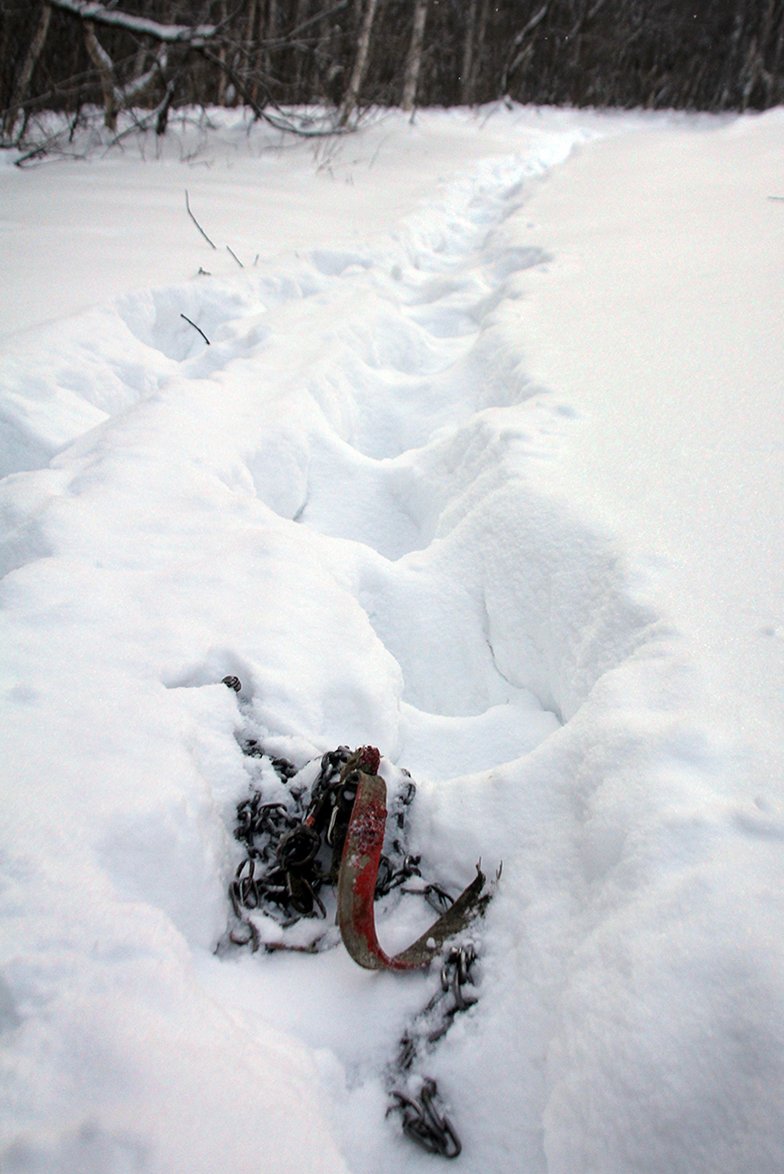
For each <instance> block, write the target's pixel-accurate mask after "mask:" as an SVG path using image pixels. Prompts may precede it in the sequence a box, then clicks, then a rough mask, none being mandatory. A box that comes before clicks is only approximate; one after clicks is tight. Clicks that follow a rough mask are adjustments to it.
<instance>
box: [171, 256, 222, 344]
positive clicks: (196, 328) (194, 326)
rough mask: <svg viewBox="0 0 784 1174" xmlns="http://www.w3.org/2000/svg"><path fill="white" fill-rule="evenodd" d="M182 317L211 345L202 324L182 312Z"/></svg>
mask: <svg viewBox="0 0 784 1174" xmlns="http://www.w3.org/2000/svg"><path fill="white" fill-rule="evenodd" d="M214 247H215V246H214V245H213V248H214ZM180 317H181V318H184V319H185V321H186V322H187V323H188V325H189V326H192V327H193V329H194V330H198V332H199V334H200V335H201V336H202V338H203V339H204V341H205V342H206V344H207V346H209V345H210V340H209V339H208V338H207V335H206V334H205V333H204V331H203V330H202V328H201V326H197V325H196V323H195V322H192V321H191V319H190V318H189V317H188V315H187V314H180Z"/></svg>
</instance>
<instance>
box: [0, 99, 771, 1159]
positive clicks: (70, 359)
mask: <svg viewBox="0 0 784 1174" xmlns="http://www.w3.org/2000/svg"><path fill="white" fill-rule="evenodd" d="M216 122H217V123H219V126H218V128H217V129H216V130H215V131H213V132H212V133H210V134H207V135H206V136H205V135H203V134H202V132H201V131H196V130H193V129H189V128H187V127H184V128H183V129H182V130H181V132H180V136H179V138H178V137H176V136H173V137H172V138H171V139H170V140H169V142H168V143H167V144H166V145H165V147H164V151H165V157H162V158H155V157H154V154H155V144H152V143H150V142H149V141H148V142H147V143H146V144H143V145H142V153H146V154H147V156H148V157H147V158H146V159H142V158H140V147H139V145H138V144H133V143H130V144H129V145H128V146H127V148H126V153H125V155H124V156H122V157H119V156H118V155H116V154H113V155H110V156H109V157H107V158H106V159H103V160H100V161H99V160H97V159H93V161H92V162H90V163H51V164H47V165H45V166H43V167H40V168H37V169H35V170H33V171H29V172H19V171H16V170H14V169H12V168H11V167H10V166H6V167H4V168H3V170H2V171H0V187H1V188H2V194H3V205H4V209H5V211H4V220H3V228H4V230H5V232H6V241H5V243H4V248H5V250H6V252H7V253H8V254H9V260H8V262H7V263H4V267H5V268H4V271H5V272H6V275H7V277H10V281H9V288H11V289H12V291H13V296H12V298H10V299H9V301H8V303H7V305H6V307H5V308H4V310H3V319H2V325H3V330H4V334H5V339H4V342H3V350H2V375H1V377H2V404H0V411H2V419H3V430H2V437H3V445H2V460H3V469H2V472H3V473H4V474H6V475H5V476H4V479H3V481H2V482H0V510H1V511H2V512H1V516H2V519H3V528H2V571H3V574H4V576H5V577H4V579H3V582H2V624H3V648H4V658H3V684H4V697H5V735H4V742H5V744H6V748H5V751H4V774H5V780H6V784H5V800H4V809H5V812H6V817H5V819H4V831H3V854H2V874H3V887H2V896H0V902H1V905H0V908H2V918H3V963H2V965H3V970H2V985H0V1030H1V1031H2V1034H3V1043H4V1050H3V1094H4V1095H3V1098H2V1103H3V1118H2V1135H1V1138H2V1140H0V1145H1V1146H2V1149H0V1153H2V1163H3V1168H4V1169H8V1170H9V1171H47V1172H49V1171H63V1172H65V1171H67V1172H69V1174H76V1172H77V1171H78V1172H80V1174H81V1172H83V1171H89V1170H95V1171H101V1172H104V1171H112V1172H114V1171H117V1172H120V1171H149V1172H156V1174H158V1172H160V1174H163V1172H166V1174H169V1172H171V1171H175V1170H186V1169H187V1170H192V1171H203V1172H205V1174H207V1172H214V1171H216V1170H223V1169H233V1170H238V1171H251V1170H257V1169H264V1170H265V1171H269V1172H275V1174H278V1172H280V1174H282V1172H284V1171H285V1172H291V1174H300V1172H301V1171H303V1170H313V1171H319V1172H321V1171H323V1172H326V1174H328V1172H331V1171H352V1172H356V1174H359V1172H365V1171H367V1172H370V1171H384V1172H389V1174H392V1172H393V1171H398V1170H401V1169H403V1170H407V1171H425V1170H433V1169H434V1168H435V1167H436V1166H437V1165H438V1164H439V1159H438V1158H433V1157H430V1156H428V1155H426V1154H424V1153H423V1152H421V1151H420V1150H418V1149H416V1148H415V1147H414V1146H413V1144H412V1143H411V1142H410V1141H408V1140H407V1139H405V1138H404V1137H402V1136H401V1134H400V1131H399V1126H398V1125H397V1122H396V1119H395V1118H393V1117H390V1118H386V1117H385V1109H386V1104H387V1095H386V1089H385V1075H384V1073H385V1068H386V1066H387V1065H388V1064H389V1063H390V1061H391V1060H392V1059H393V1057H394V1054H395V1049H396V1045H397V1041H398V1040H399V1039H400V1037H401V1034H402V1033H403V1031H404V1030H405V1028H406V1025H407V1024H408V1023H410V1022H411V1020H412V1018H413V1017H414V1016H415V1015H416V1014H417V1011H418V1010H419V1009H421V1008H422V1007H423V1006H424V1004H425V1003H426V1002H427V1000H428V998H429V997H430V994H431V993H432V991H433V989H434V984H435V985H437V982H438V977H437V975H434V974H424V975H403V976H400V975H390V974H375V973H368V972H364V971H362V970H360V969H359V968H358V967H356V966H355V965H354V964H353V963H352V962H351V961H350V959H349V958H348V956H347V955H346V953H345V951H344V950H343V949H342V947H341V946H336V947H335V948H334V949H332V950H329V951H326V952H324V953H321V954H318V955H315V956H313V957H306V956H301V955H297V954H290V955H285V954H274V955H267V954H262V953H257V954H255V955H254V954H251V953H250V952H248V951H242V950H234V951H228V952H226V951H222V952H219V953H216V947H217V945H218V943H219V942H221V940H223V939H224V936H225V931H226V927H227V923H228V919H229V914H230V909H229V904H228V901H227V896H226V891H227V885H228V882H229V880H230V877H231V875H232V873H233V869H234V867H235V866H236V864H237V862H238V860H239V859H240V851H239V847H238V845H237V843H236V842H235V841H234V839H233V837H232V828H233V821H234V811H235V806H236V804H237V802H238V801H239V800H240V799H242V798H243V797H244V796H245V795H246V794H247V793H248V790H249V788H250V787H252V786H253V785H254V784H255V783H256V782H258V780H259V778H260V777H261V775H262V774H263V772H264V770H265V769H266V767H265V765H264V762H263V761H261V760H254V759H249V758H247V757H245V756H243V754H242V752H241V749H240V745H239V741H240V740H241V738H242V737H243V736H247V735H252V736H254V737H257V738H259V739H261V741H262V742H263V744H264V746H265V747H266V748H268V750H269V752H270V753H271V754H280V755H285V756H286V757H288V758H291V759H293V760H294V761H295V762H296V763H297V764H298V765H302V764H304V763H306V762H307V761H308V760H310V759H312V758H314V757H316V756H317V755H320V754H321V753H322V752H324V751H325V750H329V749H332V748H333V747H335V746H337V745H338V744H339V743H348V744H351V745H358V744H360V743H373V744H375V745H377V746H378V747H379V748H380V749H381V752H382V754H383V755H384V756H385V759H386V763H385V766H384V768H383V769H384V770H385V771H386V772H387V773H388V774H391V773H393V772H394V771H395V769H396V768H397V767H405V768H407V769H409V770H410V771H411V772H412V774H413V776H414V778H415V779H416V781H417V784H418V793H417V797H416V800H415V803H414V805H413V808H412V812H411V816H410V822H411V837H412V847H413V848H414V850H415V851H417V852H421V853H422V857H423V861H424V862H426V866H427V870H428V873H429V876H430V877H432V879H434V880H436V881H438V882H439V883H440V884H442V885H446V886H447V887H449V888H450V889H452V890H453V891H456V890H457V889H459V888H461V887H462V886H463V885H464V884H465V883H467V881H468V880H470V878H471V876H472V875H473V867H474V863H475V861H476V860H477V859H478V858H479V857H480V856H481V857H482V858H483V860H484V861H485V862H486V864H488V865H489V866H490V867H492V866H494V865H495V864H496V863H497V862H498V861H501V860H503V864H504V872H503V877H502V880H501V883H500V885H499V888H498V891H497V894H496V896H495V898H494V900H493V901H492V903H491V905H490V906H489V909H488V912H487V915H486V917H485V918H484V919H483V921H482V922H481V923H479V924H478V925H476V926H475V927H474V929H473V931H472V933H473V939H474V940H475V941H476V943H477V945H478V948H479V955H480V962H479V966H478V971H477V973H478V990H479V995H480V998H479V1002H478V1003H477V1004H476V1005H475V1006H474V1007H473V1008H471V1010H469V1011H468V1012H466V1013H465V1014H464V1015H462V1016H461V1017H460V1018H459V1019H456V1020H455V1022H454V1024H453V1026H452V1029H451V1030H450V1032H449V1033H448V1035H447V1036H446V1037H445V1039H444V1040H442V1041H441V1042H440V1044H439V1045H438V1047H437V1048H436V1049H435V1050H434V1051H433V1054H432V1055H431V1056H430V1057H429V1058H428V1072H429V1073H430V1074H432V1075H433V1076H434V1077H436V1078H437V1080H438V1083H439V1087H440V1089H441V1090H442V1094H443V1096H444V1098H445V1099H446V1100H447V1101H448V1103H449V1106H450V1111H451V1112H452V1114H453V1117H454V1121H455V1124H456V1126H457V1128H458V1131H459V1132H460V1134H461V1137H462V1140H463V1145H464V1150H463V1155H462V1157H461V1158H460V1159H459V1162H458V1164H457V1165H458V1168H462V1169H463V1170H465V1171H467V1172H468V1171H470V1172H472V1174H480V1172H482V1174H484V1172H486V1171H499V1172H500V1171H502V1172H504V1174H507V1172H508V1174H513V1172H514V1174H517V1172H518V1171H526V1172H528V1171H531V1172H539V1174H544V1172H545V1171H547V1172H549V1174H581V1172H588V1171H594V1172H599V1171H600V1172H602V1174H620V1172H624V1174H626V1172H628V1174H632V1172H633V1174H664V1172H666V1174H673V1172H676V1171H677V1172H682V1174H697V1172H704V1174H708V1172H711V1174H714V1172H716V1171H722V1172H738V1174H740V1172H741V1171H744V1172H746V1171H749V1170H754V1171H755V1172H757V1174H773V1172H774V1171H779V1170H780V1169H781V1168H782V1165H784V1110H782V1097H781V1088H782V1085H783V1082H784V1027H782V1024H784V1005H783V1004H784V1000H783V999H782V993H783V991H784V956H783V954H784V951H783V950H782V945H781V924H782V912H783V910H782V905H784V899H783V898H782V892H784V887H783V885H782V881H784V876H783V875H782V873H783V871H784V870H783V869H782V862H783V861H784V805H783V801H782V791H781V770H780V767H781V764H782V759H783V758H784V737H783V736H782V733H781V724H780V718H781V715H782V703H783V702H784V696H783V695H782V686H783V685H784V650H783V649H782V634H783V633H784V615H783V614H782V606H783V605H782V573H781V567H782V553H784V552H782V535H784V519H782V501H783V500H784V498H783V497H782V488H784V487H783V486H782V453H783V452H784V428H782V418H781V417H782V413H781V392H782V389H783V387H784V357H783V356H782V344H781V333H780V328H779V327H778V325H777V320H776V314H777V311H778V309H779V308H780V305H781V293H782V290H781V277H780V275H781V272H782V267H781V261H782V259H783V258H782V253H783V252H784V250H783V249H782V235H783V234H784V221H782V216H784V212H782V206H781V205H780V204H779V202H778V201H776V200H771V199H770V198H769V197H771V196H776V195H782V194H784V192H782V191H781V190H780V187H781V176H780V174H779V175H777V173H776V167H777V165H778V163H779V162H780V159H781V148H782V145H783V141H784V117H783V116H782V112H781V111H774V112H771V113H770V114H768V115H766V116H763V117H754V118H743V119H737V120H711V119H696V120H690V119H683V118H680V119H663V118H646V117H642V116H640V115H623V116H614V117H610V116H607V117H599V116H596V115H589V114H577V113H569V112H556V111H544V112H537V111H526V110H511V111H506V110H495V111H483V112H481V114H480V115H469V114H467V113H465V112H454V113H452V114H436V113H433V114H421V115H419V116H418V121H417V123H416V125H414V126H410V125H409V124H408V123H406V122H405V121H404V120H403V119H402V118H401V117H400V116H398V115H388V116H386V117H384V118H382V119H379V120H378V121H377V122H375V123H374V124H372V125H369V126H368V127H366V128H365V129H364V130H363V131H362V132H361V133H360V134H359V135H357V136H353V137H351V138H350V139H346V140H343V141H342V142H341V143H339V144H337V145H330V146H322V147H320V148H318V150H316V151H315V152H314V149H313V148H311V147H309V146H303V145H302V144H298V145H289V144H282V143H280V142H279V141H278V140H276V139H274V138H273V137H272V136H271V134H270V132H269V131H265V130H263V129H262V128H259V127H251V126H248V125H247V124H244V123H243V122H242V120H241V119H240V117H239V116H238V115H234V114H232V115H226V114H223V115H216ZM777 184H778V185H779V186H778V188H777V187H776V185H777ZM186 188H187V189H188V191H189V195H190V199H191V202H192V204H193V206H194V207H195V210H196V211H197V213H198V216H199V219H200V222H201V223H202V224H203V226H204V227H205V229H207V231H208V233H209V235H210V236H211V237H212V239H213V240H214V241H215V242H216V244H217V246H218V247H217V248H216V249H211V248H210V246H209V244H208V243H207V242H206V241H205V240H204V239H203V238H202V237H200V236H199V234H198V232H197V230H196V228H195V226H194V225H193V223H192V222H191V221H190V220H189V218H188V216H187V213H186V212H185V208H184V200H183V193H184V191H185V189H186ZM226 245H229V246H230V247H231V249H232V250H233V251H234V253H235V254H236V255H237V257H238V258H239V259H240V260H241V261H243V262H244V268H242V269H240V268H239V267H238V265H237V263H236V261H235V260H234V259H233V258H232V256H231V254H230V253H229V252H228V250H226V248H225V246H226ZM199 270H206V271H207V272H206V273H205V272H199ZM69 310H70V311H73V313H72V314H71V315H70V316H63V315H66V314H67V313H68V311H69ZM183 315H184V316H185V317H183ZM187 319H190V321H188V320H187ZM194 324H195V325H194ZM196 327H198V329H196ZM205 336H206V339H208V340H209V344H208V343H207V342H206V341H205ZM227 674H236V675H237V676H238V677H239V679H240V680H241V682H242V691H241V693H240V694H239V695H237V694H235V693H234V692H232V691H231V690H229V689H227V688H226V687H225V686H224V685H222V684H221V683H220V682H221V679H222V678H223V677H224V676H225V675H227ZM382 928H383V933H384V935H385V941H387V942H388V943H390V944H391V945H392V946H396V947H398V948H399V946H401V945H404V944H406V942H407V941H408V940H411V938H412V937H413V936H414V935H415V932H418V929H416V930H415V929H414V926H413V922H412V921H410V915H409V914H408V913H407V912H406V911H405V909H404V908H403V906H399V907H398V908H397V910H395V909H393V910H392V911H391V912H390V914H389V917H388V919H386V921H385V922H384V924H383V927H382Z"/></svg>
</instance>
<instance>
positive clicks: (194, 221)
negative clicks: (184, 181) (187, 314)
mask: <svg viewBox="0 0 784 1174" xmlns="http://www.w3.org/2000/svg"><path fill="white" fill-rule="evenodd" d="M185 207H186V209H187V211H188V215H189V216H190V218H191V220H192V221H193V223H194V224H195V225H196V227H197V228H198V230H199V232H200V233H201V235H202V236H203V237H204V239H205V240H206V242H207V244H208V245H211V246H212V248H213V249H217V247H218V246H217V245H216V244H215V242H214V241H211V240H210V238H209V237H208V236H207V233H206V232H205V231H204V229H203V228H202V226H201V225H200V224H199V222H198V220H197V219H196V217H195V216H194V215H193V213H192V212H191V202H190V200H189V199H188V189H187V188H186V189H185ZM191 325H193V323H191ZM196 329H197V330H198V327H197V328H196Z"/></svg>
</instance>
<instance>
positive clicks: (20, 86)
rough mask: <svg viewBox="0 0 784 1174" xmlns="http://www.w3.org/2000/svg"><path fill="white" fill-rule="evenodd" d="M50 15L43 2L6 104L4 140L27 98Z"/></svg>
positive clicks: (8, 138) (9, 135)
mask: <svg viewBox="0 0 784 1174" xmlns="http://www.w3.org/2000/svg"><path fill="white" fill-rule="evenodd" d="M51 17H52V9H51V8H50V7H49V5H48V4H44V6H43V7H42V9H41V15H40V16H39V18H38V24H37V26H36V30H35V32H34V33H33V39H32V41H31V42H30V45H29V48H28V50H27V55H26V56H25V59H24V61H23V62H22V68H21V69H20V70H19V77H18V78H17V82H16V85H15V86H14V92H13V96H12V98H11V101H10V102H9V104H8V109H7V110H6V112H5V118H4V120H3V136H4V138H5V139H6V140H11V139H12V138H13V134H14V127H15V126H16V120H17V118H18V117H19V111H20V109H21V107H22V106H23V104H24V102H25V101H26V99H27V92H28V90H29V89H30V82H31V81H32V78H33V70H34V69H35V67H36V64H37V62H38V58H39V57H40V56H41V52H42V50H43V47H44V44H45V43H46V34H47V33H48V32H49V21H50V20H51Z"/></svg>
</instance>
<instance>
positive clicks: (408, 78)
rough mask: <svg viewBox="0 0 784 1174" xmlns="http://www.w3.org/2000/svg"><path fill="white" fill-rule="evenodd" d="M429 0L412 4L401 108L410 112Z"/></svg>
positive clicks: (420, 64) (419, 63) (419, 66)
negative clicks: (412, 21)
mask: <svg viewBox="0 0 784 1174" xmlns="http://www.w3.org/2000/svg"><path fill="white" fill-rule="evenodd" d="M428 3H429V0H416V3H415V6H414V24H413V28H412V30H411V43H410V45H409V47H408V56H407V58H406V68H405V74H404V77H403V100H402V102H401V106H402V108H403V110H404V111H405V112H406V113H407V114H410V113H411V111H412V110H413V109H414V104H415V102H416V94H417V85H418V83H419V73H420V70H421V69H422V48H423V46H424V43H425V24H426V22H427V6H428Z"/></svg>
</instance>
